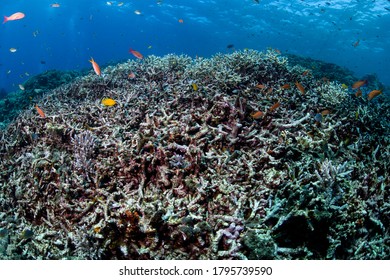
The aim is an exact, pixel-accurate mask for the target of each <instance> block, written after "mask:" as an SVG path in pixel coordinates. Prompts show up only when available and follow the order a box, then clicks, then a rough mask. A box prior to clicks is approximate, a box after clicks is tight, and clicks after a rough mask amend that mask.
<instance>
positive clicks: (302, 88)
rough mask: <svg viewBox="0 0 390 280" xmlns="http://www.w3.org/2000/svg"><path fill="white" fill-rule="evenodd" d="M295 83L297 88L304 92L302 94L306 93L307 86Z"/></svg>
mask: <svg viewBox="0 0 390 280" xmlns="http://www.w3.org/2000/svg"><path fill="white" fill-rule="evenodd" d="M295 85H296V87H297V89H299V91H300V92H302V94H305V88H304V87H303V86H302V85H301V84H300V83H298V82H295Z"/></svg>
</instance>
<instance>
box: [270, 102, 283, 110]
mask: <svg viewBox="0 0 390 280" xmlns="http://www.w3.org/2000/svg"><path fill="white" fill-rule="evenodd" d="M279 106H280V102H279V101H278V102H276V103H275V104H274V105H272V106H271V107H270V108H269V111H270V112H272V111H273V110H276V109H277V108H279Z"/></svg>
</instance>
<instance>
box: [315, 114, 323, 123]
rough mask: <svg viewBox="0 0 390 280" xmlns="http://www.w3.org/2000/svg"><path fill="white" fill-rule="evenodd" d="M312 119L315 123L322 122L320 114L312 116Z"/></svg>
mask: <svg viewBox="0 0 390 280" xmlns="http://www.w3.org/2000/svg"><path fill="white" fill-rule="evenodd" d="M314 119H315V121H316V122H322V115H321V114H316V115H315V116H314Z"/></svg>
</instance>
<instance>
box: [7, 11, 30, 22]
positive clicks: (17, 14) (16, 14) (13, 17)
mask: <svg viewBox="0 0 390 280" xmlns="http://www.w3.org/2000/svg"><path fill="white" fill-rule="evenodd" d="M24 16H25V15H24V14H23V13H21V12H17V13H14V14H12V15H10V16H9V17H7V16H4V21H3V23H6V22H7V21H10V20H18V19H22V18H24Z"/></svg>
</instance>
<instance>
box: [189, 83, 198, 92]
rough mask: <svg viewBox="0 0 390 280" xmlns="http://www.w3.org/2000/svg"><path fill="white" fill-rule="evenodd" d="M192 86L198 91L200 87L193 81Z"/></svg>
mask: <svg viewBox="0 0 390 280" xmlns="http://www.w3.org/2000/svg"><path fill="white" fill-rule="evenodd" d="M191 86H192V89H193V90H194V91H198V89H199V87H198V85H197V84H195V83H192V84H191Z"/></svg>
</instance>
